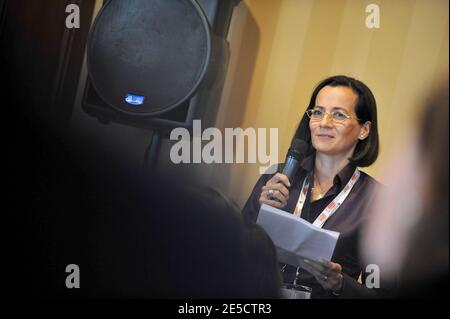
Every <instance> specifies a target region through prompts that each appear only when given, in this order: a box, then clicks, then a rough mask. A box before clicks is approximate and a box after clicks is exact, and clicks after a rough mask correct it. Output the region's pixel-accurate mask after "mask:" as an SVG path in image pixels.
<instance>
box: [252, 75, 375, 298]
mask: <svg viewBox="0 0 450 319" xmlns="http://www.w3.org/2000/svg"><path fill="white" fill-rule="evenodd" d="M294 138H299V139H302V140H303V141H305V142H306V143H307V144H308V145H309V146H310V148H309V149H310V150H309V151H308V152H307V154H306V157H305V159H304V160H303V161H302V163H301V168H300V169H299V170H298V171H297V173H296V175H295V176H294V177H293V178H292V180H288V178H287V177H286V176H285V175H283V174H281V173H276V174H275V175H272V176H271V175H263V176H261V178H260V179H259V181H258V182H257V184H256V185H255V187H254V189H253V192H252V194H251V196H250V198H249V199H248V201H247V203H246V204H245V206H244V209H243V214H244V216H245V217H246V218H248V219H250V220H253V221H256V218H257V214H258V211H259V208H260V206H261V205H262V204H268V205H272V206H274V207H277V208H280V209H283V210H285V211H288V212H291V213H293V214H294V215H297V216H300V217H302V218H304V219H306V220H307V221H309V222H311V223H314V224H316V225H318V226H319V227H323V228H324V229H330V230H333V231H337V232H339V233H340V234H341V235H340V237H339V240H338V242H337V245H336V248H335V251H334V254H333V258H332V261H331V262H327V261H323V262H318V261H305V263H306V266H305V267H304V268H305V269H301V268H299V267H294V266H291V265H282V272H283V281H284V282H285V283H286V284H292V283H294V284H297V285H304V286H308V287H311V288H312V298H330V297H334V296H343V297H354V296H357V295H358V293H359V292H360V290H361V289H363V290H364V289H365V287H364V286H363V285H361V284H359V283H358V282H357V279H358V277H359V276H360V274H361V273H362V276H363V280H364V279H365V272H364V271H365V267H363V265H361V263H360V258H359V254H358V241H359V237H360V234H359V233H360V228H361V225H362V224H363V222H364V220H365V212H366V211H367V210H368V209H367V208H368V207H369V206H370V203H371V200H372V199H371V198H372V196H371V194H372V188H373V187H374V186H376V185H377V184H378V183H377V182H376V181H375V180H374V179H373V178H372V177H370V176H368V175H367V174H365V173H363V172H360V171H359V170H358V169H357V167H367V166H369V165H371V164H372V163H374V162H375V160H376V158H377V156H378V144H379V141H378V129H377V111H376V102H375V98H374V96H373V94H372V92H371V91H370V89H369V88H368V87H367V86H366V85H365V84H364V83H362V82H360V81H358V80H355V79H353V78H349V77H347V76H333V77H330V78H327V79H325V80H324V81H322V82H321V83H320V84H319V85H318V86H317V87H316V88H315V90H314V92H313V94H312V96H311V100H310V103H309V106H308V108H307V111H306V112H305V114H304V116H303V118H302V120H301V122H300V125H299V127H298V129H297V132H296V133H295V136H294ZM301 189H303V190H304V191H303V192H302V194H301V192H300V190H301ZM333 203H334V205H333ZM327 207H328V208H327ZM293 236H295V234H293ZM305 270H306V271H305ZM363 282H364V281H363Z"/></svg>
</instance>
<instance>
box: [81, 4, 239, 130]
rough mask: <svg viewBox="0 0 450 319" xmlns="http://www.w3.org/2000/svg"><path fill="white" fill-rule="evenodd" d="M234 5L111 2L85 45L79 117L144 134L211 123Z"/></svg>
mask: <svg viewBox="0 0 450 319" xmlns="http://www.w3.org/2000/svg"><path fill="white" fill-rule="evenodd" d="M239 2H240V0H197V1H196V0H170V1H167V0H127V1H123V0H109V1H106V2H105V3H104V5H103V7H102V9H101V10H100V12H99V14H98V15H97V17H96V19H95V21H94V23H93V26H92V28H91V30H90V33H89V38H88V44H87V67H88V74H89V76H88V80H87V82H86V87H85V91H84V96H83V103H82V107H83V110H84V111H85V112H86V113H88V114H90V115H91V116H95V117H97V118H98V119H99V120H100V121H101V122H103V123H109V122H111V121H112V122H119V123H122V124H126V125H131V126H136V127H142V128H148V129H152V130H154V129H159V130H160V129H170V128H173V127H186V128H191V125H192V120H194V119H201V120H202V122H203V123H204V124H202V126H204V127H205V125H206V126H211V125H213V124H214V121H215V117H216V113H217V107H218V104H219V102H220V93H221V90H222V87H223V82H224V79H225V74H226V69H227V66H228V61H229V56H230V51H229V46H228V43H227V41H226V37H227V34H228V28H229V24H230V20H231V17H232V13H233V9H234V7H235V6H236V5H237V4H238V3H239Z"/></svg>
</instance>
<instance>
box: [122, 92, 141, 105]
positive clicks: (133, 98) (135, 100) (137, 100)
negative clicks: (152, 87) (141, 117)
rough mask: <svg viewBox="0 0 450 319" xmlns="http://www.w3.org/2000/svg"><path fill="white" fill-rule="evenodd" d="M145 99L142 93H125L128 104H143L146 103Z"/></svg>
mask: <svg viewBox="0 0 450 319" xmlns="http://www.w3.org/2000/svg"><path fill="white" fill-rule="evenodd" d="M144 99H145V97H143V96H141V95H136V94H130V93H128V94H126V95H125V102H127V103H128V104H131V105H142V104H144Z"/></svg>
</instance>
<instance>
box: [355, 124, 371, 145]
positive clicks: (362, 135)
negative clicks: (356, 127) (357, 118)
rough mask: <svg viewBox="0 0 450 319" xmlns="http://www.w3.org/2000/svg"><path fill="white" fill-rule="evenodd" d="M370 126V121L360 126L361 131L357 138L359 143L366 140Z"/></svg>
mask: <svg viewBox="0 0 450 319" xmlns="http://www.w3.org/2000/svg"><path fill="white" fill-rule="evenodd" d="M371 125H372V123H371V122H370V121H367V122H366V123H364V124H363V125H361V129H360V131H359V136H358V138H359V139H360V140H361V141H362V140H365V139H366V138H367V136H369V134H370V126H371Z"/></svg>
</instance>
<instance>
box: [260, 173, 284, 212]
mask: <svg viewBox="0 0 450 319" xmlns="http://www.w3.org/2000/svg"><path fill="white" fill-rule="evenodd" d="M288 187H291V183H289V179H288V178H287V176H286V175H284V174H281V173H276V174H275V175H274V176H273V177H272V178H271V179H269V181H268V182H267V183H266V185H264V186H263V187H262V192H261V196H260V197H259V204H260V205H262V204H267V205H270V206H273V207H277V208H283V207H284V206H286V205H287V201H288V200H289V190H288Z"/></svg>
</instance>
